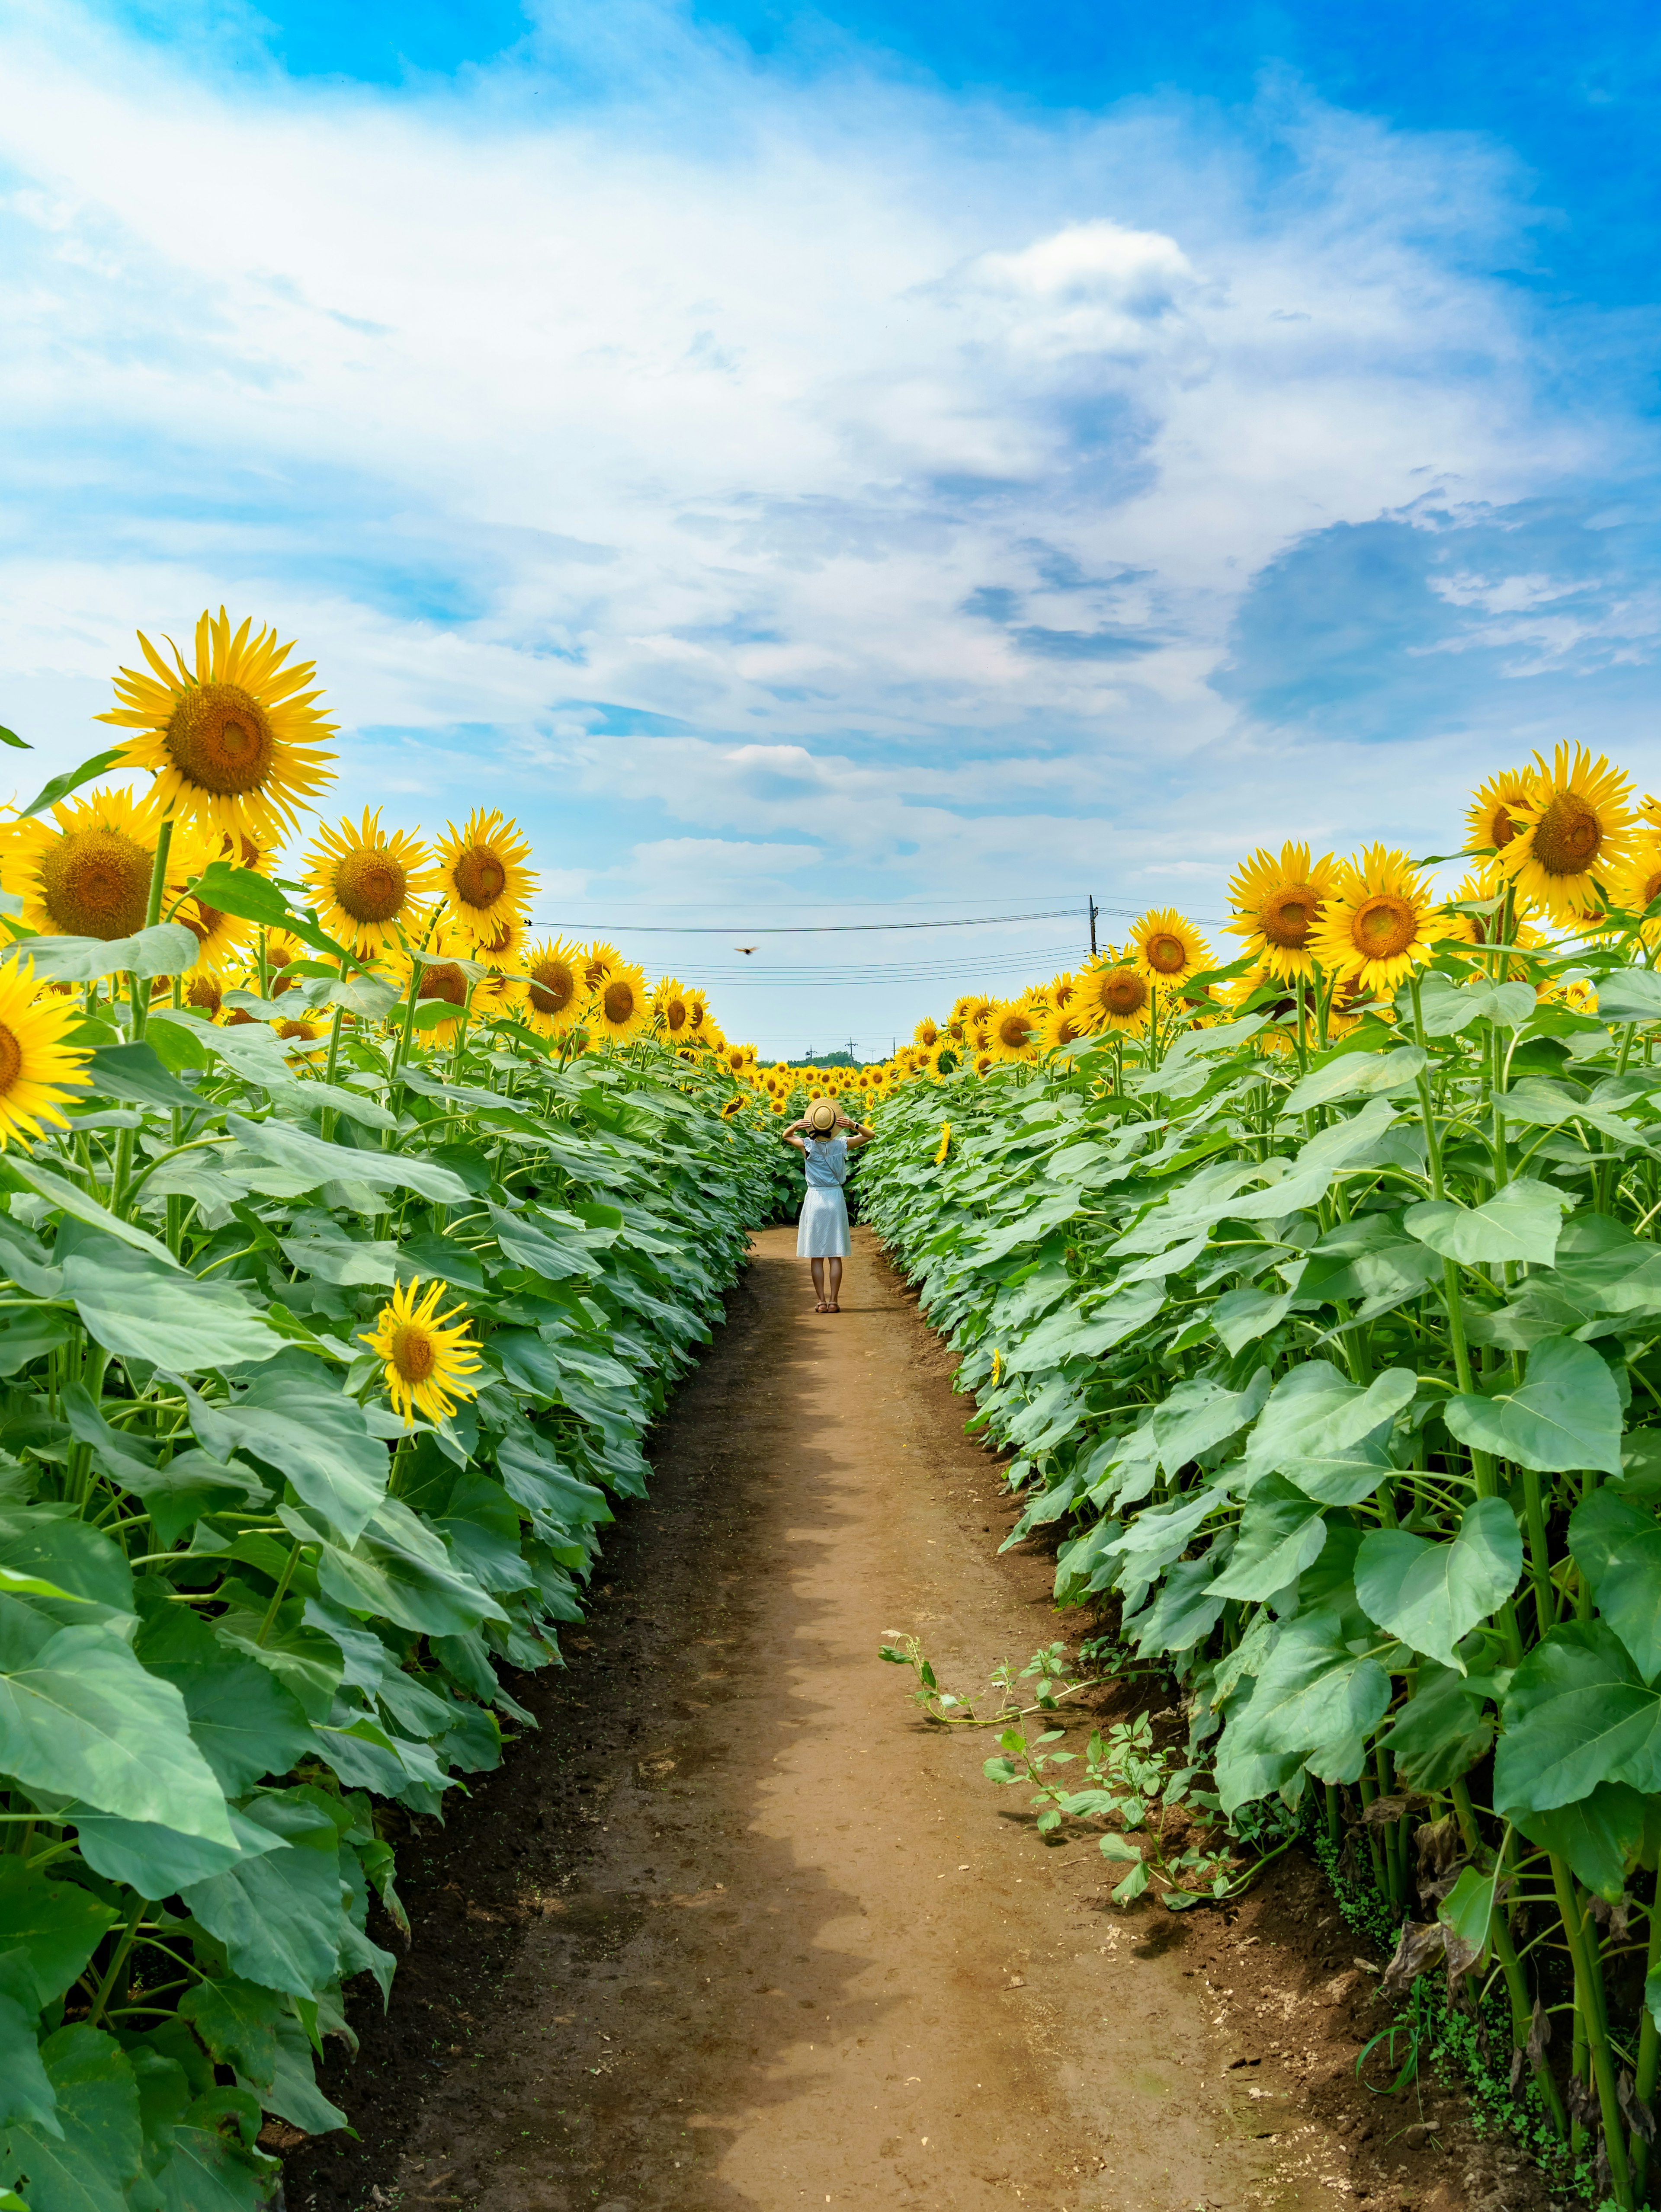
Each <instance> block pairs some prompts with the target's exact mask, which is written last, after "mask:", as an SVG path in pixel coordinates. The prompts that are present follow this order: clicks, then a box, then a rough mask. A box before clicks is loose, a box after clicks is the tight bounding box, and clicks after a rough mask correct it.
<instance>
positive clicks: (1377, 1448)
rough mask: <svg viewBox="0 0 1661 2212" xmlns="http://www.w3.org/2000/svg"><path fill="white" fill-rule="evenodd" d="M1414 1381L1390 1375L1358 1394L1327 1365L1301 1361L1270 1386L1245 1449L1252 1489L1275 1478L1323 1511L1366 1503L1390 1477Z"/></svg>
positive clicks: (1397, 1371)
mask: <svg viewBox="0 0 1661 2212" xmlns="http://www.w3.org/2000/svg"><path fill="white" fill-rule="evenodd" d="M1418 1379H1419V1378H1418V1376H1416V1375H1415V1373H1414V1372H1413V1370H1411V1369H1410V1368H1406V1367H1392V1368H1389V1369H1387V1370H1385V1372H1384V1374H1382V1375H1380V1376H1376V1377H1375V1379H1374V1380H1373V1382H1372V1383H1371V1384H1370V1385H1369V1386H1368V1387H1367V1389H1365V1390H1363V1389H1360V1387H1359V1386H1358V1385H1356V1384H1355V1383H1351V1382H1350V1381H1349V1380H1348V1377H1347V1376H1344V1375H1342V1374H1341V1373H1340V1371H1339V1370H1338V1369H1337V1368H1335V1366H1334V1365H1333V1364H1332V1363H1331V1362H1330V1361H1329V1360H1325V1359H1307V1360H1305V1361H1304V1362H1303V1363H1302V1364H1301V1365H1299V1366H1297V1367H1294V1368H1293V1370H1292V1372H1291V1373H1290V1374H1289V1375H1287V1376H1285V1377H1284V1379H1283V1380H1282V1381H1281V1382H1280V1383H1276V1384H1275V1390H1274V1394H1273V1395H1272V1396H1271V1397H1270V1399H1269V1403H1268V1405H1267V1406H1266V1407H1264V1408H1263V1411H1262V1413H1261V1414H1259V1416H1258V1418H1257V1424H1256V1427H1255V1428H1254V1429H1253V1430H1252V1431H1251V1435H1250V1439H1249V1441H1248V1443H1247V1444H1246V1451H1245V1472H1246V1474H1247V1476H1248V1478H1249V1479H1250V1480H1253V1481H1256V1480H1259V1479H1261V1477H1262V1476H1263V1475H1265V1474H1282V1475H1284V1476H1285V1477H1286V1479H1287V1481H1288V1482H1292V1483H1295V1484H1296V1485H1297V1486H1298V1488H1299V1490H1301V1491H1304V1492H1306V1493H1307V1494H1308V1495H1309V1496H1310V1497H1311V1498H1319V1499H1320V1501H1321V1503H1322V1504H1324V1505H1354V1504H1358V1503H1359V1502H1360V1499H1362V1498H1367V1497H1370V1496H1371V1495H1372V1492H1373V1491H1375V1490H1376V1489H1377V1488H1378V1485H1379V1483H1380V1482H1381V1481H1382V1480H1383V1479H1384V1476H1385V1474H1388V1473H1389V1471H1390V1453H1389V1449H1388V1445H1389V1439H1390V1429H1391V1427H1392V1426H1393V1425H1394V1423H1395V1419H1396V1415H1397V1413H1400V1412H1401V1411H1402V1408H1403V1407H1406V1406H1408V1405H1409V1404H1411V1402H1412V1400H1413V1394H1414V1392H1415V1389H1417V1387H1418Z"/></svg>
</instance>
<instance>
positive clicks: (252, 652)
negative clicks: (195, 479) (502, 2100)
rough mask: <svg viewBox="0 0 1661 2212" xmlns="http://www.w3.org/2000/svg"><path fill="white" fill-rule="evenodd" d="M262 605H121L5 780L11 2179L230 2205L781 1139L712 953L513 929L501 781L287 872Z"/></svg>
mask: <svg viewBox="0 0 1661 2212" xmlns="http://www.w3.org/2000/svg"><path fill="white" fill-rule="evenodd" d="M250 630H251V626H250V625H249V624H246V623H245V624H243V625H242V627H241V628H240V629H238V630H237V631H235V632H234V634H233V632H232V630H231V628H230V625H229V623H228V621H227V620H226V619H225V617H224V616H223V613H221V615H220V617H218V618H217V619H216V620H215V619H210V617H207V616H205V615H204V617H203V619H202V623H201V624H200V626H199V628H198V634H197V638H196V647H195V653H194V656H193V657H192V659H189V660H186V658H185V657H184V656H183V655H181V654H179V653H176V652H175V653H173V657H172V659H167V658H166V657H164V655H163V654H162V653H161V652H160V651H158V650H157V649H155V648H154V647H152V646H151V645H150V644H149V642H148V641H143V640H141V644H142V645H143V655H144V660H145V667H144V669H143V670H141V671H123V672H122V675H121V677H120V678H119V682H118V684H117V687H116V688H117V705H116V707H115V708H114V709H113V711H112V713H111V714H110V715H108V716H107V717H106V720H111V721H113V722H114V723H115V724H117V726H119V727H120V728H122V729H123V730H125V732H127V733H128V734H127V735H126V736H125V738H124V739H123V741H122V743H121V744H119V745H118V746H117V747H116V748H114V749H113V750H111V751H108V752H106V753H103V754H100V756H99V757H97V758H96V759H95V760H94V761H92V762H89V763H87V764H86V766H85V767H84V768H83V769H82V770H80V771H78V772H77V773H76V774H75V775H68V776H64V777H62V778H60V779H58V781H56V782H55V783H53V784H51V785H48V787H47V788H46V791H45V792H43V793H41V794H40V798H39V799H37V800H36V801H35V803H34V804H33V805H32V806H29V807H26V808H22V809H14V810H12V811H9V813H8V814H7V815H6V816H5V817H3V818H0V886H3V891H0V909H3V915H4V919H5V928H6V933H7V936H8V940H9V941H8V942H7V943H6V944H5V946H4V950H3V953H0V1139H3V1146H4V1149H3V1152H0V1390H3V1393H4V1400H3V1402H4V1417H3V1427H0V2205H3V2206H9V2207H11V2208H13V2212H17V2208H20V2207H22V2206H24V2205H26V2204H27V2206H28V2207H29V2208H32V2212H124V2208H131V2212H235V2208H252V2207H255V2206H259V2205H262V2204H265V2203H269V2202H271V2201H274V2199H273V2191H274V2189H275V2178H276V2175H277V2171H278V2169H277V2161H276V2160H274V2159H273V2158H271V2156H269V2155H268V2154H267V2153H266V2152H265V2150H263V2149H262V2148H261V2147H260V2142H259V2136H260V2132H261V2130H262V2127H263V2126H265V2124H266V2121H267V2116H271V2117H272V2118H277V2119H281V2120H283V2121H286V2122H288V2123H289V2124H292V2125H294V2126H296V2127H299V2128H301V2129H302V2130H306V2131H307V2132H308V2133H309V2132H315V2131H318V2130H326V2129H329V2128H332V2127H336V2126H338V2125H340V2124H342V2121H343V2115H342V2114H341V2113H340V2112H338V2110H336V2108H335V2107H334V2106H332V2105H331V2104H330V2103H329V2102H328V2101H327V2100H326V2098H325V2097H324V2096H323V2094H322V2093H321V2092H320V2090H319V2087H318V2086H317V2082H316V2079H315V2075H314V2073H313V2059H314V2057H315V2056H316V2054H318V2053H319V2051H321V2048H322V2040H323V2038H324V2037H325V2036H327V2035H330V2034H334V2035H339V2036H344V2037H345V2038H346V2039H347V2040H348V2041H349V2042H350V2027H349V2025H348V2023H347V2020H346V2015H345V2011H344V2004H343V1995H342V1992H343V1986H344V1984H345V1983H346V1982H347V1981H349V1980H350V1978H352V1977H354V1976H358V1975H365V1974H367V1975H368V1976H369V1977H371V1978H372V1979H373V1981H374V1982H375V1983H378V1984H379V1985H380V1990H381V1991H382V1992H385V1991H386V1989H387V1988H388V1986H389V1984H390V1982H391V1978H392V1971H393V1963H394V1962H393V1956H392V1953H391V1952H389V1951H388V1950H386V1948H382V1946H381V1945H380V1944H379V1943H378V1942H375V1941H374V1937H373V1936H371V1934H370V1933H369V1925H370V1923H369V1919H368V1901H369V1899H370V1896H371V1894H372V1893H373V1895H374V1896H375V1897H376V1898H378V1899H380V1903H381V1905H384V1907H385V1911H386V1915H387V1916H388V1917H389V1919H390V1922H391V1923H392V1926H393V1927H395V1928H402V1927H404V1923H403V1919H402V1913H401V1908H400V1906H399V1900H398V1892H397V1887H396V1880H395V1872H396V1869H395V1863H394V1844H395V1840H396V1837H397V1835H398V1833H399V1831H400V1828H401V1826H404V1825H406V1824H407V1819H408V1816H409V1815H411V1814H417V1815H419V1814H438V1813H440V1812H441V1808H442V1807H443V1805H444V1804H445V1802H446V1801H447V1796H448V1793H450V1792H451V1791H453V1790H457V1789H465V1786H466V1785H465V1777H466V1776H468V1775H470V1774H474V1773H478V1772H482V1771H486V1770H488V1769H490V1768H492V1767H494V1766H495V1765H496V1764H497V1762H498V1761H499V1759H500V1758H501V1755H502V1745H503V1743H504V1742H505V1741H511V1739H512V1736H513V1734H514V1731H516V1730H522V1729H525V1728H526V1726H527V1725H531V1724H532V1723H531V1719H530V1716H529V1715H528V1714H527V1713H526V1711H525V1710H524V1708H523V1707H522V1706H521V1705H519V1704H518V1703H517V1702H516V1701H515V1699H514V1696H513V1694H512V1691H511V1688H510V1687H509V1680H510V1679H511V1678H512V1677H513V1676H514V1674H515V1673H516V1672H517V1671H522V1670H526V1669H531V1668H540V1667H544V1666H546V1665H549V1664H551V1663H557V1660H558V1647H557V1631H558V1627H559V1625H560V1624H561V1623H562V1622H567V1621H574V1620H579V1619H581V1610H582V1586H583V1583H584V1580H585V1578H586V1577H587V1575H588V1574H589V1572H590V1571H591V1568H592V1566H593V1561H594V1559H595V1556H596V1553H597V1551H598V1548H599V1542H600V1539H601V1532H602V1531H603V1530H604V1528H605V1525H606V1523H607V1522H610V1521H611V1519H612V1517H613V1514H612V1504H611V1500H612V1499H613V1498H617V1497H624V1498H629V1497H636V1496H639V1495H640V1494H642V1492H643V1490H644V1487H645V1475H646V1468H645V1462H644V1460H643V1458H642V1449H641V1447H642V1436H643V1434H644V1432H645V1431H646V1429H647V1426H648V1424H649V1423H650V1422H651V1420H652V1419H654V1416H655V1414H656V1413H658V1412H659V1410H660V1408H661V1407H662V1406H663V1404H664V1402H665V1397H666V1392H667V1391H668V1390H669V1389H671V1388H672V1384H673V1383H674V1381H675V1379H676V1377H677V1376H678V1375H680V1374H681V1373H682V1372H683V1371H684V1370H685V1368H686V1367H687V1366H688V1365H689V1364H690V1363H691V1359H692V1358H693V1357H694V1347H695V1346H697V1344H699V1343H700V1342H701V1341H703V1340H707V1339H708V1337H709V1333H710V1329H711V1327H712V1325H713V1323H714V1322H715V1320H716V1319H717V1318H718V1317H719V1315H720V1311H721V1291H722V1290H723V1288H724V1287H725V1286H726V1285H727V1284H728V1283H730V1282H731V1281H732V1280H733V1277H734V1275H735V1273H736V1272H737V1269H738V1267H739V1263H740V1260H741V1256H742V1254H743V1251H744V1248H745V1231H746V1229H747V1227H748V1226H749V1225H751V1224H752V1223H754V1222H756V1221H758V1220H764V1219H766V1218H770V1217H771V1215H772V1214H773V1213H774V1212H776V1210H777V1206H778V1204H779V1200H780V1198H781V1196H782V1192H783V1190H784V1188H786V1187H787V1185H788V1176H785V1174H784V1170H783V1164H782V1156H781V1152H780V1148H779V1146H777V1144H776V1141H775V1140H772V1139H771V1137H770V1133H766V1132H764V1131H763V1130H762V1129H761V1128H760V1127H757V1126H756V1125H754V1124H753V1123H752V1121H751V1119H750V1118H749V1117H747V1116H744V1115H736V1114H734V1113H733V1112H732V1111H730V1110H729V1109H730V1108H731V1104H732V1100H733V1096H734V1093H733V1084H732V1081H731V1079H730V1076H729V1074H728V1072H727V1068H726V1067H725V1066H724V1065H723V1063H722V1060H721V1057H720V1054H721V1048H722V1047H723V1045H724V1042H725V1040H724V1039H723V1038H722V1037H721V1032H720V1029H719V1026H718V1024H716V1023H715V1019H714V1018H713V1016H712V1015H711V1013H710V1012H709V1008H708V1006H707V1004H706V1003H705V1002H704V1001H703V999H702V998H701V997H700V996H699V995H698V994H693V993H687V992H683V991H682V990H681V989H680V988H679V987H678V985H676V984H674V983H673V982H672V981H669V982H666V983H664V984H661V985H660V986H658V987H656V988H655V989H648V987H647V984H646V981H645V978H644V977H643V976H642V975H641V973H640V971H639V970H638V969H636V968H633V967H632V966H630V963H627V962H625V961H624V960H623V959H622V958H621V957H620V956H618V954H617V953H616V952H615V951H613V950H612V949H611V947H609V946H603V945H592V946H587V947H573V946H569V945H561V944H557V943H552V944H550V943H543V944H527V943H526V908H527V905H528V902H529V900H530V898H531V896H532V890H533V888H534V878H532V875H531V874H530V872H529V869H528V862H529V854H528V850H527V848H526V843H525V841H524V839H523V838H522V837H521V836H520V835H519V833H518V831H517V830H516V829H515V828H514V824H513V823H511V822H508V821H506V820H504V819H503V818H502V817H501V816H500V815H498V814H495V813H485V812H480V813H478V814H476V815H474V816H473V817H472V818H471V819H470V820H469V821H468V823H466V824H465V826H464V827H463V828H462V829H454V828H452V829H451V830H450V831H449V833H448V835H447V837H446V838H445V839H444V840H443V841H441V842H440V843H439V844H438V845H437V846H436V848H432V849H429V848H428V846H426V845H425V844H423V842H422V840H421V839H420V837H419V836H418V835H417V834H415V833H405V832H404V831H386V830H383V829H381V827H380V820H379V817H378V816H377V815H375V814H374V813H367V814H365V815H364V816H363V817H362V819H361V820H360V821H358V822H356V823H353V822H351V821H343V822H341V823H339V824H338V826H337V827H334V828H328V827H325V826H322V825H320V824H314V825H313V836H312V842H311V844H310V848H309V851H308V853H307V860H306V864H305V866H306V873H305V878H304V880H303V881H301V880H299V879H295V880H293V881H289V880H285V879H283V878H281V877H280V876H279V874H278V872H277V870H278V866H279V864H280V860H281V855H282V854H283V851H284V850H285V849H286V848H287V847H288V846H289V843H290V842H291V841H293V840H294V839H295V838H296V837H298V836H303V835H304V834H305V823H304V822H303V820H302V815H303V813H304V810H305V809H306V808H307V806H308V805H310V803H311V802H313V801H314V800H315V799H317V798H318V796H319V794H320V793H321V792H322V791H323V790H324V788H325V787H326V782H327V779H328V756H327V754H326V753H325V752H324V751H323V750H322V749H321V748H322V744H323V741H324V740H325V739H326V738H327V736H328V735H329V734H330V725H329V724H328V723H327V722H326V720H325V719H324V717H323V714H322V712H321V709H320V707H319V694H318V693H317V691H316V690H315V689H314V688H313V671H312V669H311V667H310V665H307V664H298V665H297V664H294V663H292V662H291V661H290V659H289V650H290V649H289V648H286V647H279V646H278V644H277V639H276V636H275V635H274V634H273V633H271V632H262V633H259V634H257V635H252V636H251V635H250ZM7 735H8V739H9V742H11V743H14V744H15V743H18V742H20V741H18V740H16V739H15V738H10V737H9V733H7ZM146 772H148V775H149V782H148V787H145V788H143V789H142V791H141V793H140V794H139V795H138V796H137V797H135V796H133V795H132V794H131V792H129V791H128V790H127V789H126V788H125V787H123V786H122V785H121V784H119V783H116V784H111V785H108V786H107V787H102V786H100V787H99V788H96V789H94V791H93V792H92V793H91V794H90V795H87V793H86V789H85V787H87V786H88V785H89V784H90V785H100V779H101V778H106V777H109V776H114V777H117V778H122V777H125V778H126V779H127V780H128V781H131V779H132V778H133V776H134V775H135V773H136V774H137V775H138V776H139V777H140V778H141V779H143V777H144V775H145V773H146ZM75 793H80V794H81V795H79V796H75V795H72V794H75ZM692 1217H696V1218H697V1224H698V1233H697V1237H688V1236H687V1235H686V1233H685V1229H686V1224H687V1221H688V1219H689V1218H692ZM404 1932H405V1939H406V1940H407V1933H408V1931H407V1928H405V1930H404Z"/></svg>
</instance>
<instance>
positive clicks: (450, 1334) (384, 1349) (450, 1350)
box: [358, 1276, 482, 1429]
mask: <svg viewBox="0 0 1661 2212" xmlns="http://www.w3.org/2000/svg"><path fill="white" fill-rule="evenodd" d="M446 1291H447V1285H445V1284H444V1283H442V1282H429V1284H428V1285H427V1287H426V1289H425V1290H424V1291H423V1289H422V1287H421V1279H420V1277H419V1276H417V1277H415V1278H414V1279H412V1280H411V1281H410V1282H407V1283H400V1284H399V1286H398V1288H397V1289H396V1290H395V1291H393V1292H392V1300H391V1303H390V1304H386V1305H384V1306H382V1308H381V1309H380V1312H379V1314H377V1315H376V1316H375V1325H374V1329H373V1331H372V1332H371V1333H369V1334H367V1335H364V1336H360V1338H359V1339H358V1341H359V1342H360V1343H361V1344H367V1345H368V1347H369V1349H370V1351H371V1352H374V1355H375V1357H376V1358H378V1359H382V1360H384V1361H385V1362H386V1370H385V1380H386V1392H387V1395H388V1396H389V1397H390V1398H391V1400H392V1403H393V1405H394V1406H395V1407H397V1409H398V1411H399V1413H402V1415H403V1416H404V1425H405V1428H406V1429H407V1428H413V1427H414V1425H415V1416H416V1414H417V1413H424V1414H425V1415H426V1417H427V1419H429V1421H435V1422H436V1421H442V1420H447V1419H448V1418H449V1416H450V1415H451V1414H452V1413H454V1411H455V1409H456V1407H457V1405H458V1403H459V1401H461V1400H462V1399H464V1398H476V1397H477V1396H478V1383H476V1382H474V1381H473V1380H472V1377H473V1376H476V1375H477V1374H478V1372H479V1370H480V1366H481V1364H482V1363H481V1361H480V1359H479V1357H478V1346H477V1344H475V1342H474V1341H473V1339H472V1336H471V1334H469V1330H470V1328H471V1327H472V1324H471V1323H470V1322H467V1321H466V1320H465V1319H464V1320H462V1321H461V1322H459V1323H458V1324H457V1325H456V1326H455V1327H453V1328H451V1327H448V1326H447V1324H448V1323H451V1322H455V1320H456V1316H457V1315H458V1314H459V1313H460V1312H461V1308H460V1307H459V1306H452V1307H451V1308H450V1310H449V1311H448V1312H447V1313H441V1312H440V1311H439V1308H440V1306H441V1304H443V1302H444V1297H445V1294H446Z"/></svg>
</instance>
